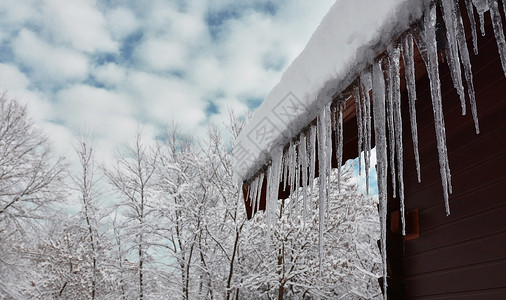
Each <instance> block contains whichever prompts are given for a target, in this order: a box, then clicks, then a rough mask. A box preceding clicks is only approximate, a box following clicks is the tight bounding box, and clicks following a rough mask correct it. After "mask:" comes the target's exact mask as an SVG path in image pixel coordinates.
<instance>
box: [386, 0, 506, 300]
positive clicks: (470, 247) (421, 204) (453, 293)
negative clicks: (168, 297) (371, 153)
mask: <svg viewBox="0 0 506 300" xmlns="http://www.w3.org/2000/svg"><path fill="white" fill-rule="evenodd" d="M500 8H501V9H502V7H500ZM464 16H465V15H464ZM475 18H476V19H477V18H478V16H477V15H476V16H475ZM485 18H486V19H489V16H488V13H487V14H486V15H485ZM503 20H504V19H503ZM486 33H487V35H486V37H481V36H480V39H479V42H478V45H479V47H480V48H479V55H478V56H475V55H474V54H471V56H472V57H471V59H472V67H473V74H474V84H475V88H476V98H477V103H478V113H479V121H480V129H481V133H480V134H479V135H476V134H475V130H474V125H473V121H472V117H471V114H470V107H469V104H468V105H467V110H468V113H467V115H465V116H462V115H461V110H460V101H459V98H458V95H457V93H456V91H455V89H454V88H453V84H452V81H451V78H450V75H449V71H448V68H447V66H446V64H445V63H443V64H440V76H441V83H442V93H443V106H444V115H445V122H446V134H447V144H448V156H449V161H450V169H451V174H452V184H453V194H451V195H450V208H451V214H450V215H449V216H446V214H445V207H444V203H443V191H442V186H441V178H440V173H439V163H438V156H437V155H438V154H437V148H436V139H435V130H434V125H433V112H432V106H431V98H430V89H429V83H428V81H427V78H426V77H421V78H420V79H419V80H418V81H417V95H418V101H417V104H416V105H417V117H418V122H419V125H418V130H419V131H418V132H419V145H420V148H419V149H420V162H421V166H422V169H421V172H422V182H421V183H418V182H417V179H416V171H415V163H414V155H413V148H412V142H411V134H410V127H409V123H408V122H407V121H408V120H409V115H408V111H407V105H406V103H407V101H406V100H407V95H406V93H403V94H402V97H403V100H402V105H403V106H404V107H403V120H404V124H403V133H404V182H405V191H406V194H405V196H406V210H407V211H409V210H412V209H415V208H418V209H419V217H420V235H419V238H417V239H413V240H409V241H402V238H401V237H400V236H399V235H398V234H393V233H389V237H388V241H389V253H388V255H389V264H390V265H389V268H390V270H391V272H392V273H391V275H392V276H393V278H392V279H393V280H392V282H391V283H390V284H391V288H392V291H391V293H390V295H391V298H393V299H399V298H406V299H506V171H505V170H506V78H505V77H504V73H503V70H502V68H501V63H500V60H499V56H498V54H497V44H496V42H495V40H494V38H493V31H492V27H491V26H490V24H488V26H487V28H486ZM478 35H480V34H479V33H478ZM468 45H469V50H470V52H471V53H472V48H471V47H472V46H471V45H472V44H471V42H469V44H468ZM417 72H418V70H417ZM466 96H467V95H466ZM390 195H391V193H390ZM397 201H398V200H397V199H392V198H390V199H389V210H390V212H393V211H395V210H397V209H398V204H397Z"/></svg>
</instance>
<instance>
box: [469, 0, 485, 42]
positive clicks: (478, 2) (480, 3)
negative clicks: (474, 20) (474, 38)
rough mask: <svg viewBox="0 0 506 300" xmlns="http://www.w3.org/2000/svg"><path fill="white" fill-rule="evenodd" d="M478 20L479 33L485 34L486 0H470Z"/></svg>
mask: <svg viewBox="0 0 506 300" xmlns="http://www.w3.org/2000/svg"><path fill="white" fill-rule="evenodd" d="M472 1H473V4H474V7H476V11H477V12H478V16H479V20H480V31H481V35H482V36H485V12H486V11H487V10H488V3H487V0H472Z"/></svg>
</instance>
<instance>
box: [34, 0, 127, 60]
mask: <svg viewBox="0 0 506 300" xmlns="http://www.w3.org/2000/svg"><path fill="white" fill-rule="evenodd" d="M43 10H44V12H43V14H44V18H43V19H44V25H45V26H46V28H45V29H44V30H45V31H46V30H47V31H48V33H49V34H50V35H51V36H52V38H53V39H54V40H56V41H58V42H62V43H64V44H66V45H68V46H71V47H73V48H74V49H77V50H79V51H85V52H89V53H92V52H96V51H106V52H115V51H117V50H118V45H117V43H116V42H114V41H113V40H112V39H111V37H110V36H109V33H108V32H107V31H106V30H105V25H106V22H105V18H104V16H103V15H102V13H101V12H100V11H99V10H98V9H97V7H96V1H95V0H79V1H75V0H73V1H72V0H45V2H44V5H43Z"/></svg>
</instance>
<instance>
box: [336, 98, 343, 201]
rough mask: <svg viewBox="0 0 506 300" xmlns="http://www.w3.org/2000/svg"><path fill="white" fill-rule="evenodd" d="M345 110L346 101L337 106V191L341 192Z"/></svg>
mask: <svg viewBox="0 0 506 300" xmlns="http://www.w3.org/2000/svg"><path fill="white" fill-rule="evenodd" d="M343 110H344V101H343V102H341V103H338V104H337V131H336V140H337V149H336V153H337V155H336V156H337V189H338V191H339V192H341V165H342V164H343Z"/></svg>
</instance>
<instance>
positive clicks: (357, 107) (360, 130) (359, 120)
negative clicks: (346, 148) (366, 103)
mask: <svg viewBox="0 0 506 300" xmlns="http://www.w3.org/2000/svg"><path fill="white" fill-rule="evenodd" d="M353 97H354V98H355V112H356V117H357V132H358V146H357V149H358V175H361V172H362V161H361V158H360V157H361V156H362V140H363V137H362V133H363V132H364V129H363V128H362V126H363V122H362V104H361V101H360V88H359V86H358V85H355V86H353Z"/></svg>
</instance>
